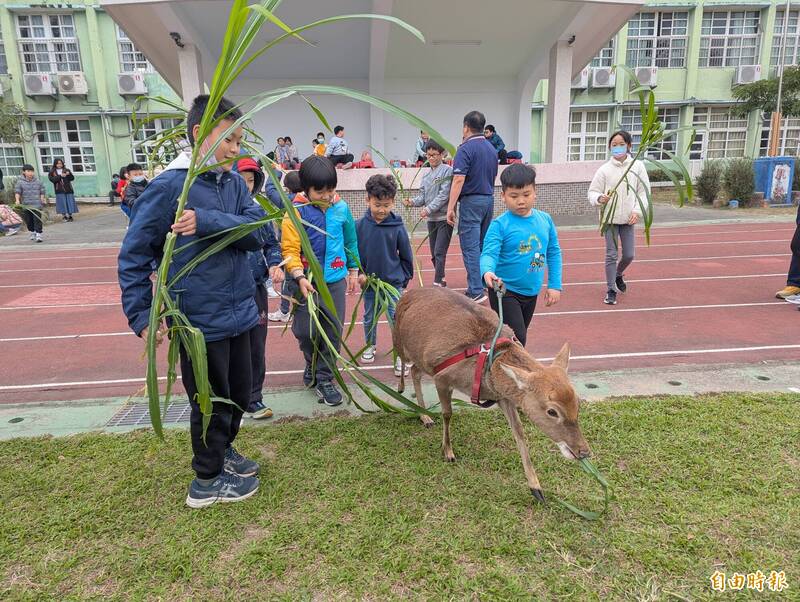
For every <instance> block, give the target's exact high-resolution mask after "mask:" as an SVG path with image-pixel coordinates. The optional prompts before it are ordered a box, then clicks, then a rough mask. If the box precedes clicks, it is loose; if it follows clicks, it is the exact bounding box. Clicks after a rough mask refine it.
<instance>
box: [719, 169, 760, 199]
mask: <svg viewBox="0 0 800 602" xmlns="http://www.w3.org/2000/svg"><path fill="white" fill-rule="evenodd" d="M722 181H723V185H724V186H725V192H726V193H727V194H728V199H729V200H731V199H736V200H737V201H739V202H740V203H741V204H742V205H745V206H746V205H749V204H750V200H751V198H752V196H753V192H755V189H756V177H755V173H754V172H753V160H752V159H744V158H742V159H729V160H728V161H726V163H725V172H724V175H723V178H722Z"/></svg>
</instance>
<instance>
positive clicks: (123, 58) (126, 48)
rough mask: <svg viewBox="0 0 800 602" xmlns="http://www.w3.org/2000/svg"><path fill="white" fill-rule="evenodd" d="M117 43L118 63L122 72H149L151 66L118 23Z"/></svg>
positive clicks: (151, 69) (151, 68)
mask: <svg viewBox="0 0 800 602" xmlns="http://www.w3.org/2000/svg"><path fill="white" fill-rule="evenodd" d="M117 44H118V46H119V64H120V68H121V70H122V71H123V72H129V71H142V72H145V73H150V72H152V71H153V66H152V65H151V64H150V61H148V60H147V57H145V55H144V54H142V53H141V52H140V51H139V50H137V49H136V46H134V45H133V42H131V39H130V38H129V37H128V34H126V33H125V32H124V31H122V29H121V28H120V26H119V25H117Z"/></svg>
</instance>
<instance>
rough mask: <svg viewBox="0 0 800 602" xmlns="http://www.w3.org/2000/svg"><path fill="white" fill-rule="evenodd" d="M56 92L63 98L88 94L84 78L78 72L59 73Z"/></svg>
mask: <svg viewBox="0 0 800 602" xmlns="http://www.w3.org/2000/svg"><path fill="white" fill-rule="evenodd" d="M58 91H59V92H61V93H62V94H64V95H65V96H70V95H86V94H88V93H89V86H88V84H87V83H86V78H85V77H84V76H83V73H81V72H79V71H76V72H74V73H59V74H58Z"/></svg>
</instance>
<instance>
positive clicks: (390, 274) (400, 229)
mask: <svg viewBox="0 0 800 602" xmlns="http://www.w3.org/2000/svg"><path fill="white" fill-rule="evenodd" d="M396 195H397V185H396V184H395V182H394V180H393V179H392V178H391V177H389V176H383V175H376V176H372V177H371V178H370V179H369V180H367V205H368V207H367V212H366V213H365V214H364V217H362V218H361V219H360V220H358V222H356V237H357V238H358V255H359V257H360V258H361V269H362V272H363V273H362V275H361V276H360V277H359V281H360V283H361V285H362V287H363V286H364V284H365V283H366V275H367V274H370V275H375V276H377V277H378V278H380V279H381V280H383V281H384V282H387V283H389V284H391V285H392V286H393V287H395V288H396V289H397V291H398V293H399V294H402V293H403V289H405V287H406V286H408V282H409V281H410V280H411V278H412V277H413V276H414V257H413V254H412V251H411V241H410V240H409V238H408V232H407V231H406V226H405V224H404V223H403V220H402V219H400V218H399V217H397V216H396V215H395V214H394V213H392V209H393V208H394V197H395V196H396ZM396 304H397V299H395V300H394V302H393V303H390V304H389V307H388V308H387V313H388V314H389V323H390V324H392V323H393V322H394V310H395V306H396ZM374 318H375V292H374V291H371V290H369V291H366V292H365V293H364V338H365V339H366V343H367V345H368V347H367V348H366V349H365V350H364V353H363V354H362V355H361V361H362V362H365V363H372V362H374V361H375V345H376V342H377V327H378V325H377V324H375V323H374ZM397 359H398V361H397V362H396V363H395V376H400V370H401V368H400V362H399V360H400V358H397Z"/></svg>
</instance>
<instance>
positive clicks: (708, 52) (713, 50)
mask: <svg viewBox="0 0 800 602" xmlns="http://www.w3.org/2000/svg"><path fill="white" fill-rule="evenodd" d="M759 26H760V13H759V12H758V11H757V10H748V11H706V12H704V13H703V23H702V26H701V32H700V33H701V37H700V66H701V67H738V66H740V65H756V64H758V45H759V34H758V30H759Z"/></svg>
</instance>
